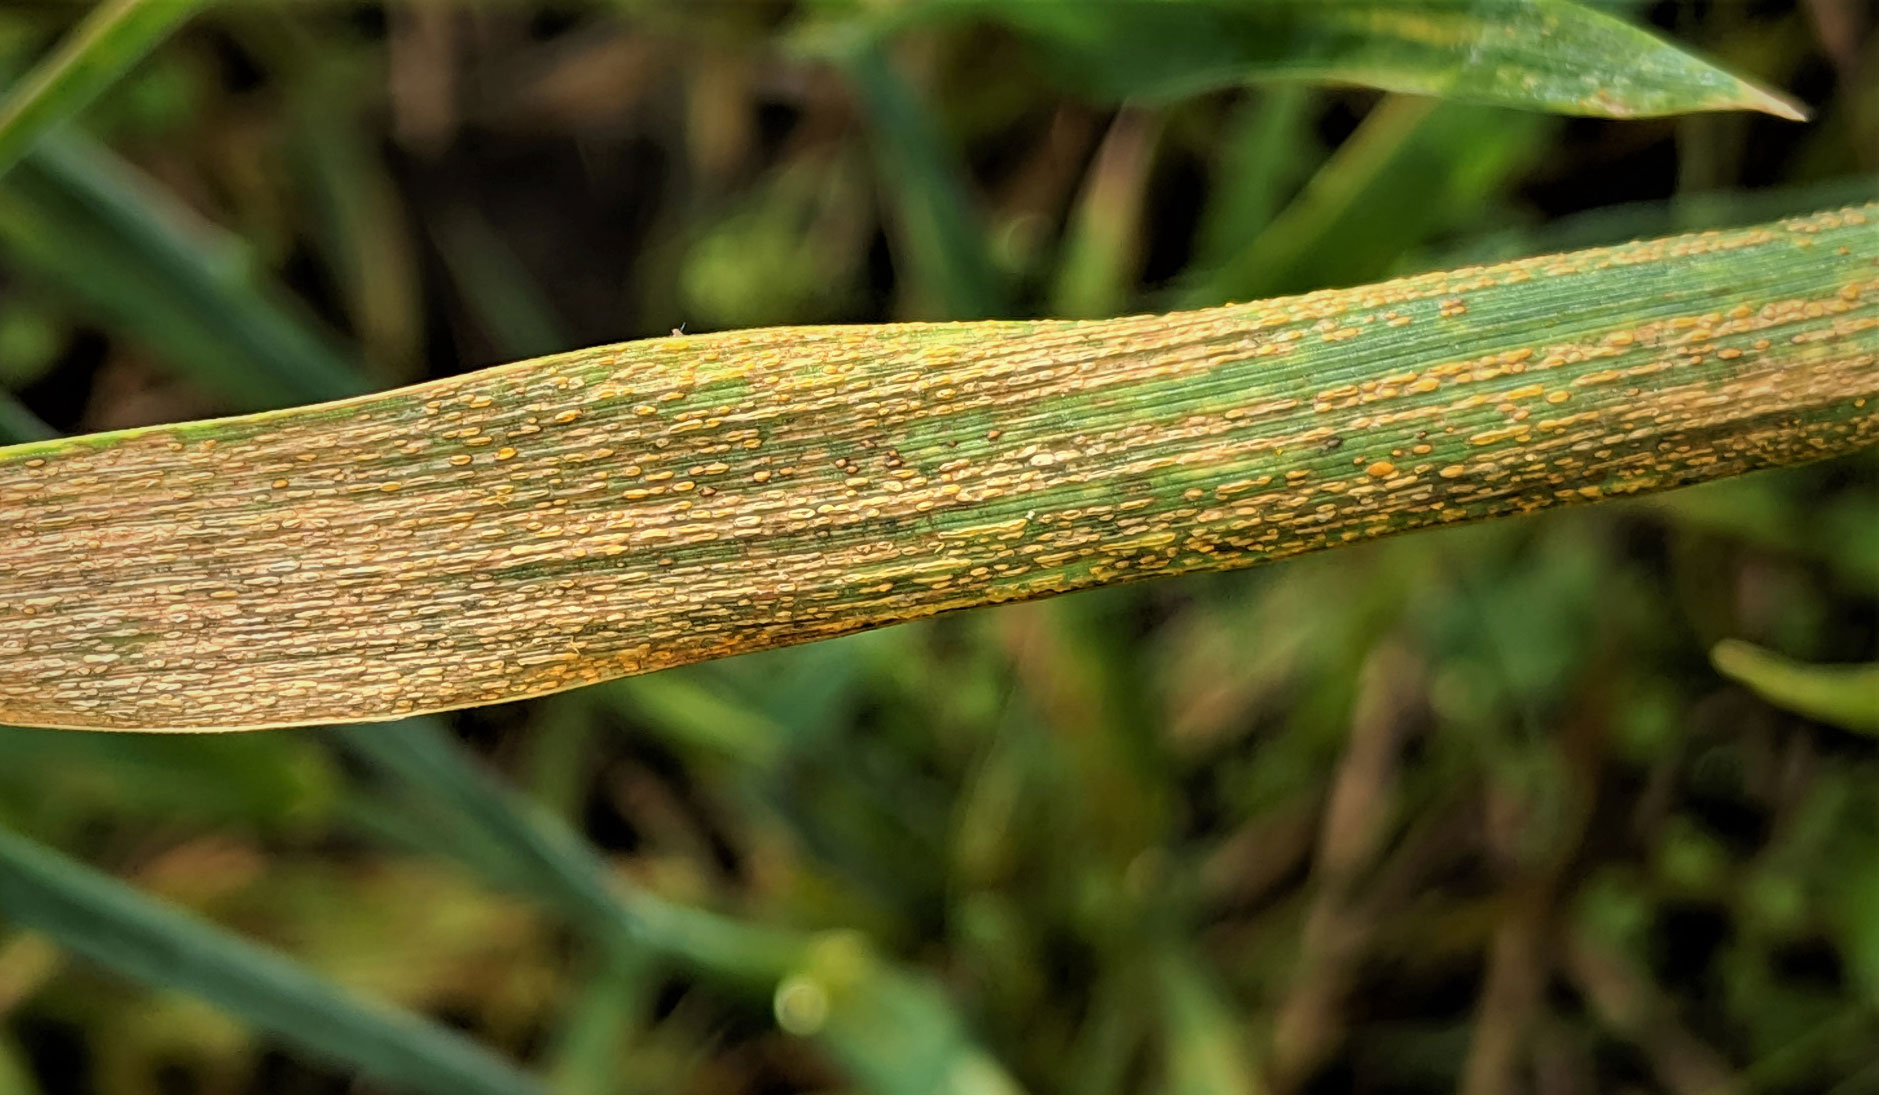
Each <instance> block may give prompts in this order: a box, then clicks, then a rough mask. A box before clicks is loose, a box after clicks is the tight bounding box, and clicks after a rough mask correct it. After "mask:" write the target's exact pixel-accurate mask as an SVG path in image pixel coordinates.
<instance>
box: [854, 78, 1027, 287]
mask: <svg viewBox="0 0 1879 1095" xmlns="http://www.w3.org/2000/svg"><path fill="white" fill-rule="evenodd" d="M842 65H843V70H844V72H845V73H846V74H847V76H848V80H849V84H850V86H851V87H853V89H854V92H855V95H856V97H857V98H858V99H859V100H860V104H861V108H862V110H863V112H864V113H865V114H866V116H867V118H868V123H869V131H870V133H871V135H872V138H873V142H874V145H875V162H876V164H877V165H878V170H879V171H880V174H881V177H882V179H883V182H884V183H885V185H884V186H883V187H882V195H883V199H884V200H886V201H888V202H889V203H890V206H891V213H892V221H893V224H894V228H895V236H896V239H895V243H896V255H897V258H898V260H899V268H900V273H901V275H902V276H903V277H904V278H906V279H907V280H908V282H909V283H910V285H911V287H912V290H913V293H912V297H913V305H912V307H913V310H914V312H915V313H916V314H919V315H924V316H927V317H931V318H940V319H961V318H966V317H975V316H995V315H1001V314H1003V313H1004V312H1005V311H1006V309H1007V307H1008V301H1007V300H1006V288H1005V285H1004V279H1003V275H1002V274H1001V273H1000V272H999V271H998V269H997V267H996V266H995V265H994V264H993V262H992V258H991V252H990V249H989V248H988V246H987V238H988V237H987V234H986V228H985V225H984V223H983V220H982V218H981V217H980V216H979V214H978V211H977V209H976V207H975V205H974V203H973V201H972V199H971V198H970V196H969V194H968V192H967V188H966V180H965V172H964V171H963V169H962V168H961V166H960V164H959V162H958V159H957V157H955V156H954V155H953V154H952V153H951V151H950V150H949V149H948V147H947V145H946V141H945V137H944V135H943V134H941V132H940V130H939V126H938V125H937V124H936V123H935V121H934V119H933V117H932V116H931V114H929V113H928V112H927V110H926V108H925V107H924V106H922V105H921V103H920V100H919V99H918V97H916V96H915V94H914V92H913V89H911V88H909V87H908V86H907V84H906V81H905V80H903V79H902V78H901V76H900V74H899V73H898V72H896V71H894V68H893V66H892V65H890V64H889V62H888V59H887V57H886V56H885V55H884V54H883V53H882V52H881V51H880V50H878V49H875V48H872V47H869V46H861V47H857V48H854V49H852V50H849V51H847V52H845V53H844V54H843V55H842Z"/></svg>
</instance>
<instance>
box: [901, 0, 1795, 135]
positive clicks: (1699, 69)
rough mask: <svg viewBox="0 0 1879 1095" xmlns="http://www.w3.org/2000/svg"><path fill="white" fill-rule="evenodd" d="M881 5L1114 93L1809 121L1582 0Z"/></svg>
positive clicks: (952, 0) (984, 0)
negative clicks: (1252, 89) (1300, 96)
mask: <svg viewBox="0 0 1879 1095" xmlns="http://www.w3.org/2000/svg"><path fill="white" fill-rule="evenodd" d="M885 11H886V14H882V15H878V16H876V17H875V18H877V19H880V20H881V21H882V22H883V23H885V24H887V25H890V26H907V25H911V24H921V23H927V22H931V21H935V20H951V19H957V18H961V17H969V18H973V19H978V20H985V21H990V22H994V23H1000V24H1003V25H1006V26H1009V27H1011V28H1012V29H1014V30H1017V31H1018V32H1020V33H1022V34H1024V35H1026V36H1027V37H1029V38H1030V39H1032V40H1033V41H1034V42H1036V43H1037V44H1038V46H1039V47H1040V48H1041V50H1042V52H1043V54H1044V56H1045V57H1046V59H1047V60H1048V61H1049V62H1050V63H1051V64H1052V65H1053V67H1054V68H1055V69H1056V70H1057V71H1058V72H1059V73H1060V74H1061V75H1062V76H1063V78H1064V79H1065V80H1066V81H1067V82H1069V83H1071V84H1072V85H1074V86H1076V87H1078V88H1079V89H1080V90H1082V91H1084V92H1085V93H1087V94H1090V95H1093V96H1097V97H1101V98H1107V99H1111V100H1121V99H1136V100H1150V101H1154V100H1160V101H1165V100H1171V99H1178V98H1183V97H1186V96H1190V95H1196V94H1199V93H1201V92H1206V91H1212V90H1215V89H1218V88H1222V87H1229V86H1233V85H1236V84H1242V83H1246V82H1249V81H1269V80H1292V81H1310V82H1324V83H1338V84H1355V85H1360V86H1364V87H1374V88H1381V89H1383V90H1385V91H1399V92H1409V93H1413V94H1419V95H1436V96H1440V97H1442V98H1445V99H1452V100H1456V101H1459V102H1471V103H1484V104H1490V105H1494V106H1508V107H1520V108H1524V109H1529V110H1543V111H1549V112H1553V113H1562V114H1583V115H1595V116H1604V117H1616V118H1631V117H1645V116H1653V115H1666V114H1682V113H1687V112H1691V111H1705V110H1758V111H1763V112H1765V113H1769V114H1774V115H1777V116H1779V117H1783V118H1792V119H1796V120H1798V119H1800V118H1802V117H1803V116H1804V115H1803V114H1802V112H1801V110H1800V108H1799V107H1797V106H1796V105H1795V104H1794V103H1792V102H1791V101H1789V100H1787V99H1785V98H1782V97H1781V96H1778V95H1776V94H1774V93H1773V92H1770V91H1767V90H1764V89H1762V88H1760V87H1757V86H1756V85H1754V84H1752V83H1750V82H1748V81H1747V80H1744V79H1742V78H1740V77H1737V76H1734V75H1732V74H1730V73H1728V72H1725V71H1723V70H1722V69H1720V68H1717V67H1716V66H1715V65H1712V64H1710V63H1709V62H1707V61H1704V60H1702V59H1700V58H1697V57H1694V56H1692V55H1691V54H1689V53H1687V52H1685V51H1683V50H1681V49H1679V48H1677V47H1676V46H1674V45H1672V44H1670V43H1668V42H1665V41H1664V40H1662V39H1660V38H1658V37H1656V36H1655V35H1653V34H1651V33H1650V32H1648V31H1646V30H1644V29H1642V28H1640V27H1636V26H1633V25H1631V24H1629V23H1626V22H1625V21H1623V20H1622V19H1618V18H1616V17H1614V16H1611V15H1607V14H1605V13H1604V12H1600V11H1596V10H1593V9H1592V8H1591V7H1588V6H1586V5H1584V4H1581V3H1576V2H1574V0H1341V2H1338V3H1326V2H1324V0H1160V2H1156V3H1104V4H1088V3H1081V2H1077V0H1025V2H1022V3H1011V2H1009V0H923V2H919V3H912V4H905V5H900V6H898V7H891V8H888V9H885Z"/></svg>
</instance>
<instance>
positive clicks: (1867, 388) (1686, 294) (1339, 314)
mask: <svg viewBox="0 0 1879 1095" xmlns="http://www.w3.org/2000/svg"><path fill="white" fill-rule="evenodd" d="M1875 217H1879V208H1875V207H1865V208H1849V209H1844V210H1838V211H1831V212H1825V213H1820V214H1816V215H1814V216H1812V217H1805V218H1796V219H1792V220H1788V221H1782V222H1778V223H1775V224H1770V225H1763V226H1760V227H1755V228H1747V229H1741V230H1736V231H1732V232H1718V233H1702V234H1698V235H1694V236H1683V237H1672V238H1669V239H1663V240H1655V241H1648V242H1641V243H1635V244H1630V245H1626V246H1622V247H1617V248H1607V249H1600V250H1593V251H1584V252H1578V253H1574V254H1567V255H1552V256H1542V257H1539V258H1535V259H1530V260H1524V261H1522V262H1518V263H1511V264H1506V265H1503V266H1498V267H1477V268H1469V269H1465V270H1461V271H1456V272H1453V273H1432V274H1425V275H1420V276H1418V277H1415V278H1407V279H1401V280H1398V281H1395V282H1389V283H1384V284H1380V285H1371V286H1363V287H1358V288H1353V289H1348V290H1338V291H1327V292H1320V293H1314V294H1311V295H1308V296H1304V297H1290V298H1279V299H1276V300H1268V301H1262V302H1258V303H1253V304H1246V305H1235V306H1229V307H1226V308H1221V309H1212V310H1203V311H1196V312H1177V313H1170V314H1165V315H1153V316H1138V317H1130V318H1124V319H1116V320H1097V321H1088V322H1074V321H1047V322H1036V321H1010V322H1004V321H989V322H977V323H958V324H898V325H897V324H887V325H881V326H876V327H833V328H830V327H822V328H817V327H807V328H773V329H769V330H759V331H737V332H726V333H723V334H718V335H710V336H677V337H673V338H660V339H649V340H645V341H641V342H637V343H630V344H625V345H618V346H605V347H597V348H594V349H591V350H583V351H576V352H574V353H569V354H562V355H557V356H554V357H548V358H541V359H537V360H534V361H529V362H520V363H517V364H514V365H509V366H504V367H500V368H496V369H490V370H484V371H482V372H478V373H470V374H466V375H463V376H458V377H451V378H447V379H443V380H438V381H433V382H430V383H427V384H424V385H419V386H416V387H413V388H407V389H403V390H400V391H394V392H388V393H384V394H382V395H377V396H370V397H362V398H358V399H353V400H347V401H342V402H337V403H329V404H323V405H318V406H312V407H305V408H300V409H296V410H292V411H284V412H269V413H263V414H258V415H252V416H248V417H245V418H236V419H223V420H219V421H212V422H200V423H187V424H182V425H175V426H154V427H146V428H140V429H135V430H128V431H120V432H117V433H113V434H103V435H97V436H93V437H83V438H73V439H69V440H64V441H51V442H40V443H37V444H28V445H22V446H16V447H13V448H10V449H4V450H0V657H4V658H5V659H6V665H7V668H8V672H7V673H6V674H4V675H0V720H7V721H12V722H16V723H21V724H33V725H50V726H62V727H71V728H84V729H89V728H121V729H176V728H197V729H231V728H261V727H268V726H288V725H304V724H306V723H313V722H352V721H360V722H365V721H381V720H386V719H390V718H396V717H401V716H406V715H411V714H415V713H419V712H423V711H436V710H446V709H451V708H456V707H466V706H475V705H479V704H486V703H496V702H501V701H505V700H511V699H520V698H523V697H526V696H530V695H542V694H546V693H550V692H558V691H562V690H565V689H569V688H573V687H577V686H579V685H583V684H588V683H594V682H598V681H601V680H606V679H610V678H613V677H619V676H625V675H629V674H633V673H644V672H650V671H652V670H656V669H662V668H666V667H669V666H673V665H681V664H686V663H690V662H697V661H704V660H709V659H712V658H718V657H724V656H726V655H729V654H734V653H740V652H745V651H750V650H757V649H764V648H768V647H773V646H782V645H789V644H792V643H798V642H806V641H810V640H814V639H820V638H828V637H831V636H833V635H837V634H846V633H850V632H856V631H862V630H867V629H869V628H873V627H879V626H883V625H886V624H891V623H898V622H901V621H904V620H909V619H917V618H921V617H924V616H929V615H933V614H935V613H939V612H946V611H951V610H955V609H961V608H968V607H975V606H979V605H986V604H995V603H1000V602H1003V601H1009V600H1014V599H1022V598H1030V597H1039V596H1044V595H1048V594H1053V593H1062V592H1070V591H1073V590H1077V589H1085V588H1092V587H1095V586H1102V585H1110V584H1115V583H1119V582H1123V581H1128V580H1131V579H1134V578H1137V577H1143V576H1148V575H1160V574H1177V573H1189V572H1204V571H1211V570H1219V569H1225V568H1230V567H1241V566H1251V565H1254V564H1257V563H1260V562H1264V561H1267V560H1271V559H1275V558H1281V557H1285V556H1289V555H1293V554H1297V553H1300V552H1305V551H1311V550H1317V549H1321V548H1328V547H1333V546H1338V545H1340V544H1344V543H1349V542H1352V541H1355V540H1360V539H1364V538H1367V537H1375V536H1381V535H1386V534H1390V533H1394V532H1399V531H1406V530H1409V529H1414V528H1420V527H1426V526H1431V525H1437V524H1445V523H1449V522H1452V521H1456V520H1466V519H1483V518H1489V517H1495V516H1501V515H1505V514H1510V513H1517V512H1525V511H1528V510H1532V509H1536V508H1540V507H1543V506H1551V505H1558V504H1561V503H1563V502H1570V501H1581V500H1587V499H1595V498H1601V497H1606V496H1609V495H1613V494H1629V493H1636V492H1640V491H1647V490H1656V489H1663V488H1667V487H1674V486H1680V485H1685V484H1689V483H1694V482H1700V481H1704V480H1708V479H1715V478H1720V477H1723V476H1726V475H1730V474H1736V473H1740V472H1744V471H1748V470H1752V469H1755V468H1760V467H1767V466H1771V465H1775V464H1781V463H1800V462H1805V461H1809V460H1814V459H1820V458H1824V457H1826V456H1830V455H1835V454H1837V453H1842V452H1848V451H1852V450H1853V449H1856V448H1859V447H1861V446H1864V445H1866V444H1869V443H1870V442H1871V441H1872V440H1873V439H1874V437H1875V435H1879V371H1875V370H1874V368H1873V365H1874V362H1875V361H1876V360H1879V322H1875V320H1874V316H1875V314H1876V313H1879V270H1876V267H1879V250H1876V249H1879V237H1876V236H1875V234H1874V233H1873V231H1872V224H1873V221H1874V219H1875ZM1692 332H1701V334H1700V338H1699V336H1698V335H1696V334H1693V333H1692ZM1695 345H1700V351H1699V350H1698V349H1693V348H1692V347H1693V346H1695Z"/></svg>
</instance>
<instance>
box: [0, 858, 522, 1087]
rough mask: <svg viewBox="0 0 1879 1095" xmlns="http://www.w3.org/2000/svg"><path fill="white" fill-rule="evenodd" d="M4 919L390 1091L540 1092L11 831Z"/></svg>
mask: <svg viewBox="0 0 1879 1095" xmlns="http://www.w3.org/2000/svg"><path fill="white" fill-rule="evenodd" d="M0 916H4V917H5V918H6V919H7V920H9V921H10V922H12V923H13V924H14V925H15V926H16V927H20V928H26V929H29V930H33V931H38V932H41V933H43V934H45V935H46V936H47V937H48V938H50V939H52V940H54V941H56V942H57V943H58V944H59V945H60V946H63V947H65V948H67V949H68V950H70V951H72V952H73V953H75V954H78V955H81V956H83V957H84V958H86V959H88V960H90V961H92V962H95V963H97V964H98V965H100V966H103V967H105V968H106V969H109V970H111V971H113V972H115V973H117V974H120V975H122V976H124V977H127V978H130V979H131V980H134V981H139V982H142V983H144V984H146V985H150V986H152V987H155V988H163V989H175V990H178V991H181V992H186V993H190V994H192V995H196V996H200V997H202V998H203V999H205V1000H208V1001H209V1002H211V1003H213V1004H216V1005H217V1006H219V1007H221V1008H223V1009H224V1010H226V1011H228V1012H229V1013H230V1014H232V1015H235V1016H237V1017H238V1018H240V1019H241V1020H242V1021H243V1022H245V1023H248V1024H250V1025H252V1026H254V1027H255V1028H257V1029H259V1030H264V1031H267V1032H268V1033H270V1034H272V1035H273V1036H275V1037H276V1038H278V1039H280V1041H281V1042H283V1043H285V1044H287V1045H291V1046H294V1047H296V1048H297V1049H300V1050H302V1051H304V1052H307V1053H309V1054H312V1055H314V1056H317V1057H320V1058H322V1059H324V1060H327V1061H330V1062H333V1063H335V1064H339V1065H342V1066H345V1067H349V1068H356V1069H358V1070H359V1071H360V1072H361V1073H363V1074H365V1075H367V1076H370V1077H372V1078H374V1079H376V1080H378V1081H380V1082H382V1083H386V1084H391V1085H395V1086H397V1087H400V1088H404V1089H408V1090H413V1091H424V1092H435V1093H437V1095H519V1093H524V1092H534V1091H537V1090H539V1088H538V1087H537V1085H536V1084H535V1082H534V1081H532V1080H531V1079H530V1078H529V1077H528V1076H526V1075H525V1074H523V1073H522V1072H520V1071H518V1070H517V1069H516V1068H515V1067H514V1066H513V1065H511V1064H509V1063H507V1062H505V1061H503V1060H501V1059H500V1058H498V1057H496V1056H495V1055H493V1054H491V1053H490V1052H489V1051H487V1050H485V1049H483V1048H482V1047H480V1046H478V1045H476V1044H475V1043H473V1042H471V1041H469V1040H468V1039H466V1038H464V1037H462V1036H461V1035H458V1034H455V1033H453V1032H451V1031H448V1030H445V1029H444V1028H442V1027H439V1026H436V1025H434V1024H432V1023H429V1022H427V1021H425V1020H423V1019H420V1018H418V1017H417V1016H414V1015H411V1014H409V1013H406V1012H401V1011H397V1010H394V1009H392V1008H388V1007H381V1006H377V1005H374V1004H371V1003H368V1002H366V1001H364V1000H362V999H359V998H357V997H355V996H353V995H351V994H350V993H348V992H347V991H346V990H344V989H342V988H340V987H339V986H338V985H335V984H333V983H331V982H329V981H326V980H324V979H322V978H320V977H318V976H316V975H315V974H313V973H312V972H310V971H308V970H306V969H305V968H303V967H301V966H299V965H296V964H295V963H293V962H291V961H289V960H288V959H287V958H286V957H284V956H282V955H280V954H278V953H276V952H274V951H271V950H268V949H267V948H264V947H261V946H257V945H256V944H253V943H250V942H248V941H246V940H243V939H240V938H238V937H236V936H234V935H231V934H229V933H228V932H225V931H223V930H221V929H219V928H217V927H215V926H213V925H211V924H208V923H206V922H204V921H202V920H199V919H197V918H196V917H194V916H191V915H189V914H187V913H184V912H182V911H180V910H178V909H175V908H172V907H169V906H166V905H163V904H161V903H159V902H156V901H153V900H151V899H150V898H148V897H145V896H143V895H142V894H140V893H138V892H137V891H136V890H134V889H132V888H130V887H129V886H126V885H124V884H123V883H121V882H119V881H117V880H116V879H113V878H110V877H108V876H106V875H103V874H100V873H98V872H97V871H94V870H92V869H91V868H90V867H87V866H85V865H84V864H82V863H78V862H76V861H74V860H71V859H68V858H66V857H64V856H61V855H59V854H58V853H56V852H53V851H50V850H49V849H46V848H44V847H41V846H39V845H36V844H33V843H32V842H30V841H27V840H24V839H22V838H20V837H19V836H18V835H16V834H14V833H12V832H9V831H7V830H5V829H0Z"/></svg>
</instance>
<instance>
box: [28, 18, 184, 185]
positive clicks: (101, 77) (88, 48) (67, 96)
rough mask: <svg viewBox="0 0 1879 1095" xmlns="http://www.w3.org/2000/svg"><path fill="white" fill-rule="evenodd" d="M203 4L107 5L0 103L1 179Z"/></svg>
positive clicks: (75, 29) (81, 24) (73, 33)
mask: <svg viewBox="0 0 1879 1095" xmlns="http://www.w3.org/2000/svg"><path fill="white" fill-rule="evenodd" d="M203 2H204V0H107V2H106V3H103V4H100V5H99V6H97V7H96V8H93V9H92V11H91V12H90V13H89V14H88V15H86V16H85V18H84V20H83V21H82V22H80V23H79V24H78V26H77V27H76V28H74V29H73V31H72V33H71V35H70V37H68V38H67V39H66V40H65V41H64V42H62V43H60V45H59V48H58V49H57V50H55V51H54V52H53V54H52V55H51V56H50V57H47V58H46V59H45V61H44V62H43V63H42V64H41V65H40V66H39V67H38V68H36V69H34V70H33V71H32V72H31V73H29V74H28V75H27V76H26V78H25V79H23V80H21V81H20V82H19V84H18V85H16V86H15V87H14V88H13V89H12V90H11V91H10V92H9V93H8V94H7V95H6V97H5V98H4V99H3V100H0V175H5V174H6V173H7V172H8V171H9V170H11V169H12V167H13V166H14V165H15V164H16V163H18V162H19V160H20V157H21V156H24V155H25V154H26V153H27V151H28V150H30V149H31V148H32V147H33V142H35V141H37V140H38V139H39V138H40V137H41V136H42V135H44V134H45V133H46V132H47V131H48V130H51V129H53V128H54V127H56V126H57V125H58V124H59V123H60V122H63V121H65V120H66V119H68V118H71V117H72V116H73V115H75V114H77V113H78V112H79V111H81V110H83V109H84V108H85V106H86V105H87V104H88V103H90V102H91V101H92V100H93V99H95V98H97V97H98V96H99V95H100V94H102V93H103V92H104V90H105V89H106V88H108V87H110V86H111V84H112V83H113V82H114V81H115V80H116V79H117V78H118V77H119V76H121V75H123V74H124V72H125V71H126V70H127V69H129V68H130V67H131V66H132V65H134V64H136V63H137V61H138V59H139V58H141V57H143V56H144V54H146V53H148V52H149V51H150V50H151V49H152V48H154V47H155V46H156V45H157V43H159V42H161V41H163V39H164V38H166V37H168V36H169V34H170V32H171V31H173V30H175V29H176V28H177V27H178V26H180V25H181V24H182V23H183V22H184V20H186V19H188V18H189V17H190V16H191V15H193V14H195V13H196V11H197V10H198V9H200V8H201V7H202V5H203Z"/></svg>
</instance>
